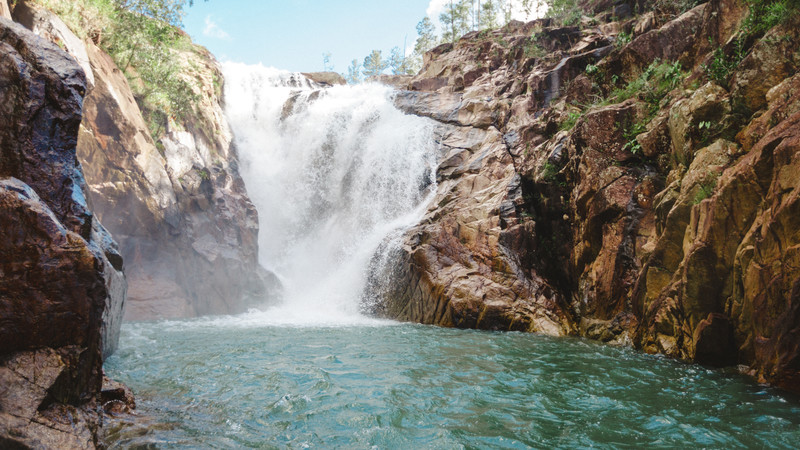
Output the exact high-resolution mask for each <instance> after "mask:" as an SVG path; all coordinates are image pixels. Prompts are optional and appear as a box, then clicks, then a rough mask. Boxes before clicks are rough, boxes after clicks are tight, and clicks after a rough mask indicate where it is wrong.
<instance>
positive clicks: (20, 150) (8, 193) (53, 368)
mask: <svg viewBox="0 0 800 450" xmlns="http://www.w3.org/2000/svg"><path fill="white" fill-rule="evenodd" d="M0 46H2V50H1V51H0V105H2V106H0V108H2V110H3V111H2V114H0V222H2V224H0V255H2V258H0V446H3V447H12V448H16V447H20V446H29V447H38V448H41V447H49V448H93V447H94V446H95V445H96V444H97V435H96V431H97V426H98V423H99V416H98V413H97V405H98V403H97V401H98V400H99V394H100V391H101V384H102V363H103V356H104V354H105V355H108V354H110V353H111V352H113V350H114V348H115V347H116V345H117V341H118V336H119V326H120V324H121V320H122V311H123V305H124V301H125V291H126V281H125V278H124V276H123V274H122V257H121V256H120V254H119V251H118V249H117V245H116V243H115V242H114V241H113V240H112V239H111V236H110V235H109V234H108V232H107V231H106V230H105V229H104V228H103V226H102V225H101V224H100V222H98V220H97V218H96V217H95V216H94V214H93V213H92V211H91V210H90V208H89V204H88V203H87V200H86V186H85V181H84V178H83V175H82V173H81V167H80V165H79V163H78V161H77V158H76V144H77V137H78V136H77V134H78V128H79V126H80V122H81V113H82V104H83V95H84V93H85V91H86V79H85V75H84V72H83V70H82V69H81V67H80V66H79V65H78V64H77V63H76V62H75V60H74V59H73V58H71V57H70V56H69V55H67V54H66V53H65V52H63V51H62V50H61V49H60V48H59V47H58V46H56V45H54V44H52V43H50V42H47V41H45V40H44V39H41V38H39V37H37V36H36V35H34V34H33V33H31V32H29V31H28V30H26V29H25V28H23V27H21V26H19V25H17V24H13V23H12V22H10V21H9V20H6V19H2V18H0Z"/></svg>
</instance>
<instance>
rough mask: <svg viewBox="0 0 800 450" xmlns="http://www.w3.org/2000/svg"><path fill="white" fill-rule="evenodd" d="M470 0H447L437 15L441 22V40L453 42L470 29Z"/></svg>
mask: <svg viewBox="0 0 800 450" xmlns="http://www.w3.org/2000/svg"><path fill="white" fill-rule="evenodd" d="M471 9H472V2H471V1H470V0H458V1H454V0H449V2H448V3H447V4H446V5H445V7H444V12H442V13H441V14H440V15H439V22H441V24H442V42H452V43H454V44H455V42H456V41H457V40H458V38H460V37H461V36H463V35H464V34H465V33H467V32H469V31H470V20H469V19H470V11H471Z"/></svg>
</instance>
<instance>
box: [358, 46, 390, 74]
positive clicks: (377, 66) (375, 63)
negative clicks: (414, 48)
mask: <svg viewBox="0 0 800 450" xmlns="http://www.w3.org/2000/svg"><path fill="white" fill-rule="evenodd" d="M387 67H389V62H388V61H386V60H384V59H383V57H382V55H381V51H380V50H373V51H372V53H370V54H369V55H368V56H367V57H366V58H364V76H365V77H374V76H377V75H380V74H382V73H383V71H384V70H386V68H387Z"/></svg>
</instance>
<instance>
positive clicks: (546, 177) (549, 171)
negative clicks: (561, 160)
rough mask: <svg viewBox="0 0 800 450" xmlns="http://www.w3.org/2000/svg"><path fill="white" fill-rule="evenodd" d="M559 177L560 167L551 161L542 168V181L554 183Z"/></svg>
mask: <svg viewBox="0 0 800 450" xmlns="http://www.w3.org/2000/svg"><path fill="white" fill-rule="evenodd" d="M557 176H558V167H557V166H556V165H555V164H553V163H551V162H550V161H547V162H545V163H544V167H543V168H542V180H543V181H545V182H547V183H552V182H554V181H555V180H556V177H557Z"/></svg>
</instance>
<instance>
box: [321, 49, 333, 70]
mask: <svg viewBox="0 0 800 450" xmlns="http://www.w3.org/2000/svg"><path fill="white" fill-rule="evenodd" d="M322 70H324V71H325V72H331V71H333V64H331V52H325V53H323V54H322Z"/></svg>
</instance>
